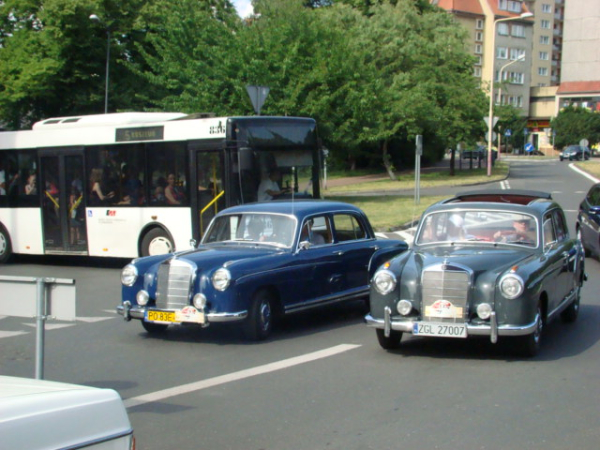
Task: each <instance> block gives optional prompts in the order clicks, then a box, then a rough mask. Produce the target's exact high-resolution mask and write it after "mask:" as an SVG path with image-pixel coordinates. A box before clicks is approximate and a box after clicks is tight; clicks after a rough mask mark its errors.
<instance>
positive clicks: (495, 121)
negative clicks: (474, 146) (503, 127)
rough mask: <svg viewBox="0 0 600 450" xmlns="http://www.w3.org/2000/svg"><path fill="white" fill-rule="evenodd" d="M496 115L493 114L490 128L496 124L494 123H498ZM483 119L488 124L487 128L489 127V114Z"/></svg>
mask: <svg viewBox="0 0 600 450" xmlns="http://www.w3.org/2000/svg"><path fill="white" fill-rule="evenodd" d="M498 119H499V118H498V117H496V116H494V117H493V118H492V128H494V127H495V126H496V124H497V123H498ZM483 120H485V124H486V125H487V126H488V129H489V128H490V116H485V117H484V118H483Z"/></svg>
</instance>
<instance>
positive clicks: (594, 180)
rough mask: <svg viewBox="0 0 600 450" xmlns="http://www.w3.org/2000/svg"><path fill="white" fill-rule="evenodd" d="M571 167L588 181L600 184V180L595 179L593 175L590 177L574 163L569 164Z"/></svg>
mask: <svg viewBox="0 0 600 450" xmlns="http://www.w3.org/2000/svg"><path fill="white" fill-rule="evenodd" d="M569 167H570V168H571V169H573V170H574V171H575V172H577V173H579V174H580V175H583V176H584V177H586V178H587V179H588V180H592V181H593V182H594V183H600V180H598V178H596V177H593V176H592V175H590V174H589V173H587V172H584V171H583V170H581V169H580V168H579V167H577V166H575V164H574V163H571V164H569Z"/></svg>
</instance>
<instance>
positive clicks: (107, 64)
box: [90, 14, 110, 114]
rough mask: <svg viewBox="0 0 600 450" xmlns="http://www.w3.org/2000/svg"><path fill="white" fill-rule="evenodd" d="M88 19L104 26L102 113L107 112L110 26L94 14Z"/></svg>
mask: <svg viewBox="0 0 600 450" xmlns="http://www.w3.org/2000/svg"><path fill="white" fill-rule="evenodd" d="M90 20H94V21H96V22H98V23H100V24H102V25H104V26H105V27H106V75H105V86H104V114H107V113H108V80H109V66H110V26H108V25H107V24H106V23H104V22H103V21H102V19H100V17H98V16H97V15H96V14H92V15H91V16H90Z"/></svg>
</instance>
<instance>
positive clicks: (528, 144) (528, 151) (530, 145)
mask: <svg viewBox="0 0 600 450" xmlns="http://www.w3.org/2000/svg"><path fill="white" fill-rule="evenodd" d="M534 150H535V147H534V146H533V144H532V143H531V142H528V143H527V144H526V145H525V151H526V152H527V153H531V152H532V151H534Z"/></svg>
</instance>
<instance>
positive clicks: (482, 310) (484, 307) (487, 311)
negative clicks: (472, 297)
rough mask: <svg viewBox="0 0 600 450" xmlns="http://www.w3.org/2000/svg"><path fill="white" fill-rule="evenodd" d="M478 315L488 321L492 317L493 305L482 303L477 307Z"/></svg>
mask: <svg viewBox="0 0 600 450" xmlns="http://www.w3.org/2000/svg"><path fill="white" fill-rule="evenodd" d="M477 315H478V316H479V318H480V319H483V320H487V319H489V318H490V316H491V315H492V305H490V304H489V303H480V304H479V305H477Z"/></svg>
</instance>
